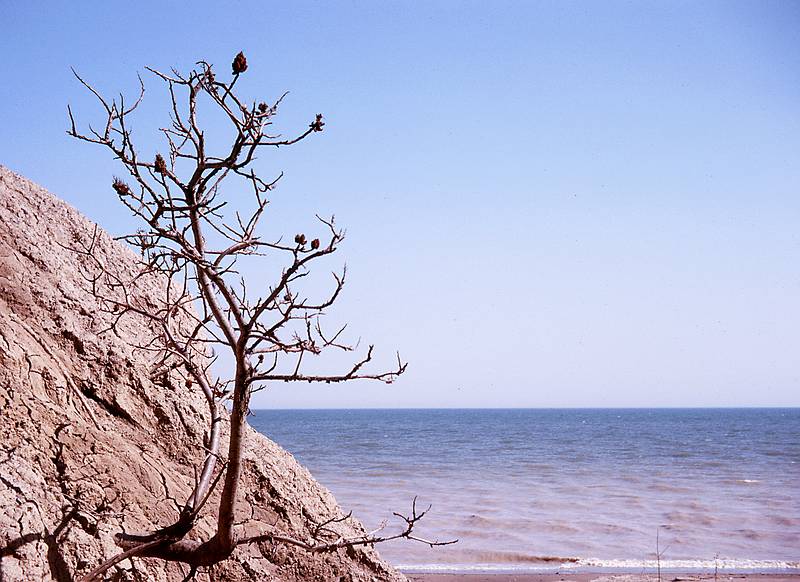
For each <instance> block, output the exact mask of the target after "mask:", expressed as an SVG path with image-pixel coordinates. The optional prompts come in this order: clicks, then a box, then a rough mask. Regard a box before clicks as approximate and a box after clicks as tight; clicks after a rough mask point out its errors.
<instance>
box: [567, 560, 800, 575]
mask: <svg viewBox="0 0 800 582" xmlns="http://www.w3.org/2000/svg"><path fill="white" fill-rule="evenodd" d="M563 567H565V568H570V567H576V568H604V569H605V568H614V569H626V570H628V569H630V570H642V569H644V570H655V569H657V568H659V567H660V568H661V569H662V570H665V569H666V570H686V571H698V570H736V571H739V570H747V571H757V572H760V571H765V570H800V562H794V561H784V560H742V559H732V558H718V559H716V560H713V559H712V560H661V561H660V563H659V562H658V561H657V560H601V559H598V558H579V559H578V560H577V561H576V562H572V563H570V564H564V565H563Z"/></svg>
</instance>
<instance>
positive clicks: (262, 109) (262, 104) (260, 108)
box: [258, 101, 267, 113]
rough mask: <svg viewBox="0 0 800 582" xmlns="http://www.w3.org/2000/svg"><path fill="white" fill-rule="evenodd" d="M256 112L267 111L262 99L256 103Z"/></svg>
mask: <svg viewBox="0 0 800 582" xmlns="http://www.w3.org/2000/svg"><path fill="white" fill-rule="evenodd" d="M258 112H259V113H266V112H267V104H266V103H264V102H263V101H262V102H261V103H259V104H258Z"/></svg>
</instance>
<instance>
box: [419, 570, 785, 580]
mask: <svg viewBox="0 0 800 582" xmlns="http://www.w3.org/2000/svg"><path fill="white" fill-rule="evenodd" d="M406 577H407V578H408V579H409V580H411V581H413V582H459V581H461V580H463V581H464V582H658V576H657V575H655V574H600V573H586V572H582V573H575V574H570V573H564V574H406ZM715 580H716V581H717V582H728V581H733V582H800V572H798V573H796V574H795V573H791V574H727V573H726V574H719V575H717V577H716V578H715V577H714V575H713V574H705V573H704V574H692V573H684V574H676V573H674V572H670V573H663V574H662V575H661V581H662V582H698V581H709V582H713V581H715Z"/></svg>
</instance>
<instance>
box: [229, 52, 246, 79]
mask: <svg viewBox="0 0 800 582" xmlns="http://www.w3.org/2000/svg"><path fill="white" fill-rule="evenodd" d="M231 66H232V67H233V74H234V75H238V74H239V73H244V72H245V71H246V70H247V58H246V57H245V56H244V53H243V52H241V51H240V52H239V54H238V55H236V58H235V59H233V63H232V65H231Z"/></svg>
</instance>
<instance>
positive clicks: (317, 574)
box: [0, 166, 403, 582]
mask: <svg viewBox="0 0 800 582" xmlns="http://www.w3.org/2000/svg"><path fill="white" fill-rule="evenodd" d="M94 232H95V225H94V224H93V223H91V222H90V221H88V220H87V219H86V218H84V217H83V216H82V215H80V214H79V213H78V212H77V211H76V210H74V209H73V208H71V207H70V206H68V205H67V204H65V203H64V202H62V201H60V200H58V199H57V198H55V197H54V196H52V195H51V194H50V193H48V192H47V191H45V190H44V189H42V188H40V187H38V186H36V185H35V184H33V183H31V182H30V181H28V180H26V179H24V178H22V177H20V176H18V175H16V174H14V173H13V172H11V171H9V170H7V169H6V168H3V167H2V166H0V508H1V509H0V548H1V549H0V582H10V581H31V580H57V581H59V582H62V581H71V580H74V579H77V578H78V577H79V576H80V575H81V574H84V573H86V572H87V571H88V570H90V569H91V568H93V567H95V566H97V565H98V564H99V563H101V562H102V561H103V560H104V559H107V558H109V557H111V556H113V555H115V554H117V553H118V552H119V548H117V546H116V545H115V544H114V541H113V535H114V534H115V533H117V532H119V531H136V532H139V531H150V530H152V529H154V528H158V527H160V526H164V525H168V524H169V523H171V522H172V521H174V519H175V517H176V515H177V513H176V506H177V505H176V504H177V503H180V502H181V501H183V500H185V498H186V496H187V495H188V494H189V493H190V491H191V487H192V484H193V482H194V478H195V477H194V474H195V473H194V471H195V467H196V466H198V464H199V462H200V461H201V459H202V455H203V451H202V449H201V447H200V443H202V439H203V434H204V432H205V431H206V430H207V426H206V424H205V419H204V416H203V411H205V410H206V408H205V404H204V401H203V399H202V396H201V395H200V394H199V393H197V392H196V391H193V390H190V389H186V388H185V387H184V386H183V384H182V382H181V381H180V380H179V378H177V377H175V378H166V379H165V378H163V377H160V376H159V378H158V379H157V382H154V381H153V379H151V377H150V376H151V364H152V363H151V362H150V361H148V358H147V355H146V354H144V353H142V352H141V351H137V350H135V349H134V348H133V347H132V345H133V344H135V343H136V340H137V339H141V338H146V337H147V334H148V333H149V331H148V328H147V326H146V325H145V323H144V322H143V321H137V320H136V319H135V318H130V317H129V318H126V321H125V323H124V325H123V327H122V331H121V333H120V334H118V335H115V334H113V333H98V332H99V331H100V330H102V329H104V328H105V327H107V326H108V323H109V321H108V315H106V314H104V313H102V312H100V311H99V310H98V304H97V301H96V299H95V298H94V296H93V294H92V293H91V292H90V285H89V282H88V281H87V280H86V279H84V278H83V277H82V276H81V274H80V268H79V267H80V261H81V260H82V258H81V256H80V255H79V254H77V253H75V252H73V251H71V250H70V248H71V247H75V246H76V243H77V242H81V241H83V242H87V241H88V240H90V239H91V237H92V236H93V233H94ZM97 250H98V252H99V253H100V254H101V255H102V257H103V259H104V260H106V261H108V262H112V263H113V264H115V265H121V266H122V267H123V268H124V269H128V270H129V271H130V272H131V273H133V272H135V270H136V264H137V260H138V259H137V256H136V255H134V254H133V253H132V252H130V251H129V250H128V249H127V248H125V247H124V246H122V245H121V244H118V243H116V242H115V241H113V240H112V239H111V238H110V237H109V236H108V235H107V234H105V233H104V232H102V231H100V233H99V237H98V241H97ZM142 292H144V293H158V292H159V285H158V284H157V283H154V284H153V285H152V287H151V288H148V287H147V286H145V287H144V289H143V291H142ZM132 340H133V341H132ZM140 343H141V342H140ZM223 450H224V447H223ZM244 457H245V459H246V472H245V475H244V488H243V490H244V491H245V494H244V495H243V496H242V498H241V499H240V500H239V506H238V508H237V514H238V519H239V520H240V521H241V522H242V523H243V524H245V525H246V526H247V527H248V528H250V529H252V531H253V533H255V532H257V531H259V529H263V528H264V527H266V526H268V525H270V524H274V527H276V528H277V529H279V530H280V531H282V532H285V533H287V534H290V535H292V536H293V537H298V538H307V537H308V535H309V528H310V527H311V524H313V523H319V522H321V521H324V520H326V519H329V518H331V517H335V516H341V515H342V511H341V510H340V508H339V507H338V506H337V504H336V501H335V500H334V498H333V496H332V495H331V494H330V493H329V492H328V491H327V490H326V489H325V488H324V487H322V486H321V485H320V484H318V483H317V482H316V481H315V480H314V479H313V477H312V476H311V475H310V473H309V472H308V471H307V470H306V469H304V468H303V467H301V466H300V465H299V464H298V463H297V462H296V461H295V460H294V458H293V457H292V456H291V455H290V454H289V453H287V452H286V451H284V450H283V449H281V448H280V447H279V446H278V445H276V444H275V443H273V442H271V441H270V440H268V439H267V438H265V437H263V436H261V435H259V434H258V433H256V432H255V431H253V430H249V429H248V436H247V446H246V451H245V453H244ZM213 505H214V500H213V499H212V500H211V502H210V503H209V507H213ZM206 513H207V515H206V516H205V517H204V518H203V519H201V521H200V523H199V524H198V526H197V528H195V530H194V531H193V532H192V533H191V534H190V537H197V538H198V539H200V538H207V537H208V535H209V533H210V532H212V531H213V528H212V525H213V517H214V516H213V510H209V511H208V512H206ZM337 527H340V528H341V533H342V534H343V535H347V536H353V535H357V534H358V533H360V532H362V531H363V530H362V528H361V525H360V524H359V523H358V522H357V521H355V520H348V521H346V522H344V523H342V524H340V525H338V526H337ZM187 571H188V570H187V568H186V567H182V566H181V565H180V564H166V563H164V562H161V561H159V560H154V559H140V558H135V559H133V561H130V560H126V561H123V562H121V563H120V564H119V565H118V566H116V567H115V568H113V569H112V570H110V571H109V572H108V576H107V578H108V579H110V580H119V581H123V580H142V581H144V580H147V581H168V580H169V581H172V580H181V579H182V577H183V576H184V575H185V573H186V572H187ZM197 579H198V580H232V581H239V580H342V581H348V580H353V581H356V580H392V581H394V580H398V581H399V580H403V577H402V576H401V575H400V574H398V573H396V572H395V571H394V570H393V569H392V568H391V567H390V566H388V565H387V564H385V563H384V562H382V561H381V560H380V558H379V557H378V555H377V554H376V552H375V551H374V550H373V549H371V548H357V549H348V550H341V551H338V552H336V553H327V554H311V553H308V552H306V551H304V550H302V549H299V548H295V547H293V546H287V545H282V544H273V543H262V544H259V545H253V546H247V547H240V548H239V549H237V551H236V552H235V554H234V556H233V558H232V559H231V560H228V561H226V562H224V563H221V564H218V565H216V566H214V567H212V568H211V569H209V570H206V571H203V572H201V573H200V574H199V575H198V576H197Z"/></svg>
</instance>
